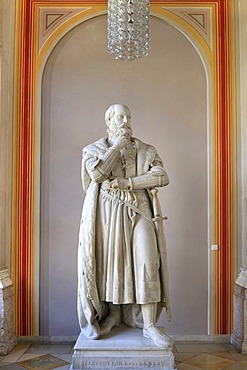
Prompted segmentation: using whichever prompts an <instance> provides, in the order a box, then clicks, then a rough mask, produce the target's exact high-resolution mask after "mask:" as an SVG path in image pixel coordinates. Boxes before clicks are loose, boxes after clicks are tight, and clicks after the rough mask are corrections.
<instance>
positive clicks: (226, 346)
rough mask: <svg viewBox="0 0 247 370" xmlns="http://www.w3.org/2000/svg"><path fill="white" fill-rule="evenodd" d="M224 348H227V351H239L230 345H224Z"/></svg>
mask: <svg viewBox="0 0 247 370" xmlns="http://www.w3.org/2000/svg"><path fill="white" fill-rule="evenodd" d="M223 346H224V347H225V349H226V350H227V351H234V352H238V350H237V349H236V348H235V347H234V346H233V345H232V344H230V343H224V344H223Z"/></svg>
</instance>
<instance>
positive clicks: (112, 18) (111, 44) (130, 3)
mask: <svg viewBox="0 0 247 370" xmlns="http://www.w3.org/2000/svg"><path fill="white" fill-rule="evenodd" d="M108 51H109V53H111V54H112V55H113V56H114V57H115V59H121V60H134V59H140V58H142V57H143V56H145V55H147V54H148V52H149V0H108Z"/></svg>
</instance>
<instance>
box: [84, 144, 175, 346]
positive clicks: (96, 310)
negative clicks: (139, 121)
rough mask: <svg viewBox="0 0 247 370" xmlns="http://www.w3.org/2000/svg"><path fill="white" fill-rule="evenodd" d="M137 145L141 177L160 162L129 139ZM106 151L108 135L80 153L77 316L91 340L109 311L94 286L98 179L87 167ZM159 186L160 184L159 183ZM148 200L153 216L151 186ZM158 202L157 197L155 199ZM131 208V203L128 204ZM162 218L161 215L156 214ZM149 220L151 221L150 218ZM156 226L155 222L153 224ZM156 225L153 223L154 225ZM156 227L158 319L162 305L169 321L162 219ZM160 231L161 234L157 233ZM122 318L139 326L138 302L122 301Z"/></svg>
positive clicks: (149, 150) (144, 146)
mask: <svg viewBox="0 0 247 370" xmlns="http://www.w3.org/2000/svg"><path fill="white" fill-rule="evenodd" d="M132 141H133V142H134V144H135V147H136V156H135V161H136V170H135V171H136V176H142V175H144V174H147V173H148V172H149V171H150V168H152V166H153V165H154V163H155V162H156V161H157V160H158V162H159V163H160V164H162V162H161V160H160V158H159V156H158V154H157V152H156V150H155V148H154V147H153V146H151V145H148V144H145V143H143V142H142V141H140V140H138V139H135V138H132ZM108 150H109V146H108V143H107V138H106V137H105V138H102V139H100V140H98V141H96V142H95V143H93V144H90V145H88V146H87V147H85V148H84V149H83V155H82V170H81V171H82V172H81V175H82V185H83V189H84V190H85V191H86V197H85V201H84V205H83V210H82V217H81V223H80V232H79V247H78V300H77V307H78V317H79V324H80V327H81V330H82V332H83V334H84V335H85V336H86V337H87V338H90V339H96V338H97V337H98V336H99V335H100V328H99V322H100V321H101V320H102V319H104V318H105V317H106V315H107V313H108V307H107V304H106V302H104V301H102V300H100V297H99V296H100V295H99V290H98V287H97V281H96V274H97V266H96V263H97V259H96V257H95V256H96V250H97V245H96V232H97V230H96V220H97V211H98V200H99V193H100V188H101V186H102V185H101V182H100V181H98V182H96V181H94V180H92V179H91V177H90V174H89V169H91V168H92V169H93V168H94V167H95V166H97V164H98V163H99V161H100V160H101V159H102V158H103V157H104V156H105V155H106V152H107V151H108ZM160 186H162V185H160ZM145 192H147V193H148V196H149V199H150V208H151V212H152V218H153V217H155V215H154V210H153V203H152V195H151V192H150V189H147V190H145ZM156 201H157V199H156ZM129 206H130V207H132V206H131V204H129ZM132 210H134V211H135V212H136V213H139V215H140V216H141V217H146V216H145V214H142V212H141V211H140V210H138V209H137V208H136V209H135V208H134V209H133V208H132ZM159 216H160V219H162V215H159ZM150 221H152V220H151V219H150ZM156 226H157V225H156ZM153 227H154V228H155V226H153ZM155 230H156V241H157V245H158V253H159V259H160V268H159V275H160V288H161V293H160V302H159V303H158V310H157V319H158V317H159V315H160V312H161V310H162V308H163V307H165V308H166V314H167V319H168V320H170V318H171V314H170V300H169V291H168V271H167V252H166V243H165V238H164V230H163V226H162V222H159V225H158V227H157V228H155ZM161 234H162V237H160V235H161ZM122 307H123V321H124V322H125V323H126V324H127V325H130V326H136V327H140V328H141V327H142V326H143V320H142V314H141V306H140V304H136V303H133V304H123V306H122Z"/></svg>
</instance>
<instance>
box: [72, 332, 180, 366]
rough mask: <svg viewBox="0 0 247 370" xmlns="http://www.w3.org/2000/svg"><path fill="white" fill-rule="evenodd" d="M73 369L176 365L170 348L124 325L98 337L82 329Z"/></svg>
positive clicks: (75, 348)
mask: <svg viewBox="0 0 247 370" xmlns="http://www.w3.org/2000/svg"><path fill="white" fill-rule="evenodd" d="M70 369H71V370H79V369H102V370H103V369H112V370H113V369H119V370H120V369H133V370H134V369H162V370H173V369H174V356H173V353H172V352H171V349H166V350H165V349H161V348H159V347H157V346H156V345H155V344H153V342H152V341H151V340H150V339H146V338H144V337H143V335H142V330H140V329H135V328H129V327H126V326H125V325H121V326H120V327H117V328H114V329H113V330H112V331H111V333H110V334H108V335H106V336H104V337H102V338H99V339H97V340H89V339H86V338H85V337H84V336H83V334H82V333H81V334H80V335H79V337H78V340H77V342H76V344H75V347H74V354H73V357H72V365H71V368H70Z"/></svg>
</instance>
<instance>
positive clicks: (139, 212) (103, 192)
mask: <svg viewBox="0 0 247 370" xmlns="http://www.w3.org/2000/svg"><path fill="white" fill-rule="evenodd" d="M100 192H101V194H102V195H104V196H105V197H107V198H108V199H111V200H115V201H117V202H118V203H120V204H122V205H124V204H125V205H126V206H127V207H129V208H130V209H132V210H133V211H134V212H135V213H138V214H139V215H140V216H142V217H144V218H145V219H146V220H148V221H149V222H151V223H152V224H153V219H152V218H150V217H148V216H147V215H145V213H144V212H142V211H141V210H140V209H139V208H137V207H135V206H134V205H133V204H131V203H129V202H126V201H124V200H122V199H118V198H116V197H114V196H113V195H112V194H109V193H107V192H106V191H104V190H103V189H100Z"/></svg>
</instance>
